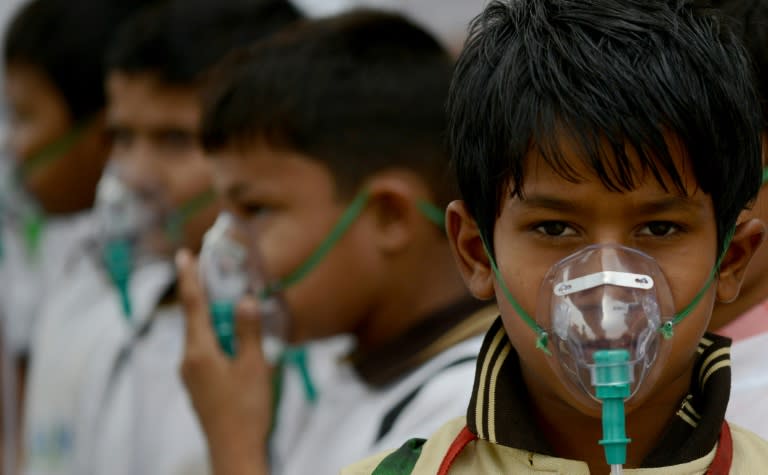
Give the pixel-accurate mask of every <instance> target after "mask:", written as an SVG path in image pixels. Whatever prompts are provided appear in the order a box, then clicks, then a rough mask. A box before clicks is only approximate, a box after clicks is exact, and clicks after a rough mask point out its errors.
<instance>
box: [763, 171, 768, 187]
mask: <svg viewBox="0 0 768 475" xmlns="http://www.w3.org/2000/svg"><path fill="white" fill-rule="evenodd" d="M767 181H768V167H766V168H763V185H765V182H767Z"/></svg>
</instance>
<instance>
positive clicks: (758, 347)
mask: <svg viewBox="0 0 768 475" xmlns="http://www.w3.org/2000/svg"><path fill="white" fill-rule="evenodd" d="M766 317H768V314H766ZM731 372H732V380H731V399H730V401H729V402H728V410H727V412H726V416H725V417H726V419H727V420H728V421H730V422H735V423H736V424H738V425H740V426H742V427H744V428H746V429H749V430H751V431H753V432H754V433H756V434H757V435H759V436H760V437H762V438H763V439H766V440H768V332H766V333H760V334H757V335H754V336H752V337H749V338H747V339H745V340H739V341H736V342H734V343H733V345H732V346H731Z"/></svg>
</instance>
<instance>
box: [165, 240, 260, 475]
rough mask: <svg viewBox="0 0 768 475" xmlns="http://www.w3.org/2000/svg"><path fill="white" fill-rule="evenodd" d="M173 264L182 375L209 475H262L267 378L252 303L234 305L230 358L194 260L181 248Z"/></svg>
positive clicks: (245, 302) (257, 319)
mask: <svg viewBox="0 0 768 475" xmlns="http://www.w3.org/2000/svg"><path fill="white" fill-rule="evenodd" d="M176 265H177V267H178V274H179V290H180V295H181V301H182V306H183V307H184V314H185V320H186V338H185V339H186V342H185V346H184V358H183V361H182V364H181V375H182V378H183V380H184V384H185V385H186V387H187V391H188V393H189V396H190V399H191V400H192V405H193V406H194V408H195V411H196V412H197V416H198V419H199V420H200V423H201V425H202V428H203V430H204V432H205V436H206V438H207V440H208V451H209V453H210V456H211V465H212V467H213V470H214V473H215V474H217V475H240V474H266V473H268V470H267V437H268V433H269V428H270V422H271V417H272V414H271V412H272V384H271V376H272V375H271V368H270V367H269V364H268V363H267V361H266V360H265V358H264V353H263V351H262V348H261V328H260V324H259V315H258V308H257V305H256V303H255V302H254V301H252V300H244V301H242V302H241V303H240V305H238V309H237V316H236V323H235V326H236V336H237V355H236V356H235V357H234V358H230V357H229V356H227V355H226V354H225V353H224V352H223V351H222V350H221V349H220V348H219V344H218V341H217V339H216V335H215V334H214V331H213V328H212V326H211V321H210V313H209V311H208V303H207V301H206V297H205V291H204V289H203V286H202V284H201V281H200V278H199V273H198V266H197V260H196V259H195V258H194V257H193V256H192V255H191V254H190V253H189V252H188V251H186V250H182V251H180V252H179V253H178V255H177V256H176Z"/></svg>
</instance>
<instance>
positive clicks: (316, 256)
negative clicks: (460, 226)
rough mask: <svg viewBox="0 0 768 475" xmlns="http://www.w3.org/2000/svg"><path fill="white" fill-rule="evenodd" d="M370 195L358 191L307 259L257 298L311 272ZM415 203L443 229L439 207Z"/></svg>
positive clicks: (265, 289)
mask: <svg viewBox="0 0 768 475" xmlns="http://www.w3.org/2000/svg"><path fill="white" fill-rule="evenodd" d="M370 197H371V195H370V193H369V192H368V191H362V192H361V193H359V194H358V195H357V196H356V197H355V199H353V200H352V202H351V203H350V204H349V206H348V207H347V209H346V210H344V213H342V215H341V217H340V218H339V221H338V222H337V223H336V224H335V225H334V227H333V228H332V229H331V231H330V232H329V233H328V236H327V237H326V238H325V239H324V240H323V241H322V242H321V243H320V245H319V246H317V248H316V249H315V251H314V252H313V253H312V254H310V256H309V257H308V258H307V260H305V261H304V262H303V263H302V264H301V265H300V266H299V267H298V268H297V269H296V270H295V271H293V272H291V273H290V274H288V276H286V277H284V278H282V279H280V280H278V281H276V282H273V283H271V284H268V285H266V286H265V287H264V289H262V291H261V292H260V293H259V298H260V299H262V300H264V299H267V298H269V297H271V296H273V295H275V294H277V293H278V292H281V291H283V290H285V289H287V288H288V287H291V286H292V285H294V284H296V283H297V282H299V281H301V280H302V279H304V278H305V277H306V276H307V275H308V274H309V273H310V272H312V271H313V270H314V268H315V267H317V266H318V264H320V262H322V261H323V259H325V256H326V255H327V254H328V253H329V252H330V251H331V249H333V248H334V246H336V244H337V243H338V242H339V241H340V240H341V238H342V237H343V236H344V233H346V232H347V230H348V229H349V227H350V226H352V223H354V222H355V220H357V218H358V217H360V214H361V213H362V212H363V210H364V209H365V206H366V205H367V204H368V200H369V199H370ZM416 205H417V207H418V208H419V210H420V211H421V212H422V213H423V214H424V216H425V217H426V218H427V219H429V220H430V221H432V222H433V223H434V224H435V225H436V226H438V227H440V228H441V229H443V230H444V229H445V217H444V216H445V215H444V213H443V211H442V210H440V208H438V207H437V206H435V205H433V204H432V203H430V202H428V201H419V202H417V204H416Z"/></svg>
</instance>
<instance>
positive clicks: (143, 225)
mask: <svg viewBox="0 0 768 475" xmlns="http://www.w3.org/2000/svg"><path fill="white" fill-rule="evenodd" d="M160 196H162V193H160V192H159V191H158V192H151V191H147V190H144V191H143V192H139V191H138V190H137V189H135V188H134V187H133V186H132V185H131V184H130V180H129V177H128V176H127V171H126V170H125V169H123V168H121V167H120V166H119V165H118V164H115V163H112V164H110V165H109V166H108V167H107V169H106V171H105V172H104V174H103V175H102V178H101V180H100V181H99V184H98V186H97V190H96V202H95V205H94V210H95V213H96V218H97V228H98V245H97V246H96V248H97V249H98V251H99V256H98V257H99V259H100V261H101V262H102V263H103V264H104V266H105V268H106V270H107V272H108V274H109V275H110V277H111V279H112V281H113V283H114V284H115V286H116V287H117V289H118V291H119V292H120V295H121V300H122V306H123V311H124V313H125V315H126V317H130V316H131V313H132V309H131V303H130V298H129V293H128V286H129V280H130V276H131V274H132V272H133V269H135V268H136V267H137V266H138V265H141V264H144V263H149V262H156V261H170V260H171V258H172V255H173V252H174V251H175V249H176V247H178V245H179V243H180V239H181V237H182V229H183V226H184V225H185V224H186V222H187V221H188V220H189V219H190V218H191V217H193V216H194V215H195V214H196V213H197V212H198V211H199V210H200V209H202V208H203V207H205V206H207V205H208V204H210V202H211V201H212V200H213V195H212V192H211V191H210V190H206V191H205V192H203V193H201V194H200V195H199V196H196V197H194V198H193V199H192V200H190V201H189V202H188V203H185V204H183V205H182V206H180V207H178V208H176V209H174V208H172V207H171V206H170V205H169V204H168V203H165V202H164V201H163V200H162V199H160V198H159V197H160Z"/></svg>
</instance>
